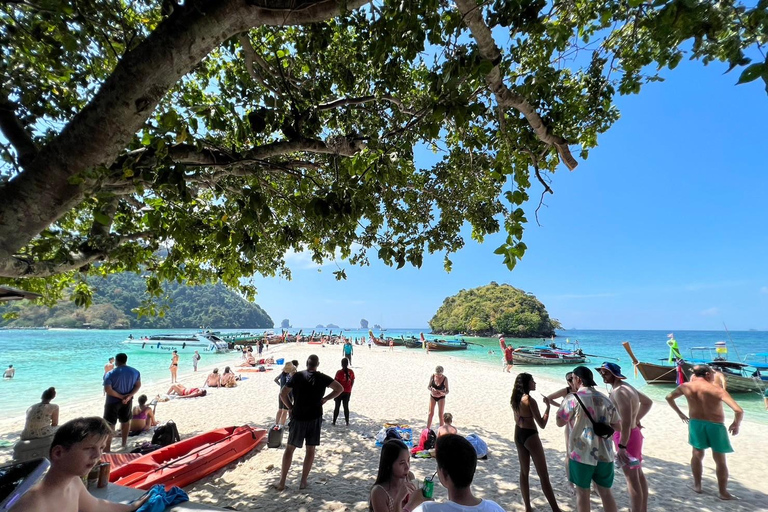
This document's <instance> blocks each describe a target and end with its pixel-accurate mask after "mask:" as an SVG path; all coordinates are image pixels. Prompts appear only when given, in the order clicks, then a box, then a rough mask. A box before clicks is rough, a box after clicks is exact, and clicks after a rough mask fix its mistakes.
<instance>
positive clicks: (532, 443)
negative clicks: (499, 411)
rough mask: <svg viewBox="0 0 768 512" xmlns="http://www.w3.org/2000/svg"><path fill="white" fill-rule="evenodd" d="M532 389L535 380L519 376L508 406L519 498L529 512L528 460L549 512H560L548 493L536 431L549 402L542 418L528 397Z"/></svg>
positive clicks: (542, 424)
mask: <svg viewBox="0 0 768 512" xmlns="http://www.w3.org/2000/svg"><path fill="white" fill-rule="evenodd" d="M535 389H536V381H534V380H533V376H532V375H531V374H530V373H521V374H519V375H518V376H517V378H516V379H515V388H514V390H512V398H511V399H510V400H509V403H510V405H512V412H513V413H514V415H515V446H516V447H517V456H518V458H519V459H520V494H522V495H523V503H524V504H525V510H526V512H531V511H532V510H533V509H532V508H531V490H530V486H529V484H528V476H529V474H530V472H531V459H533V465H534V466H536V473H538V475H539V480H540V481H541V490H542V491H544V496H545V497H546V498H547V501H548V502H549V506H550V507H551V508H552V511H553V512H560V507H558V506H557V499H556V498H555V493H554V492H553V491H552V484H551V483H550V482H549V472H548V470H547V459H546V457H545V456H544V447H543V446H542V445H541V439H539V431H538V430H537V429H536V425H537V424H538V425H539V427H541V428H544V427H546V426H547V421H548V420H549V401H548V400H545V402H546V403H547V408H546V410H545V411H544V415H542V414H541V413H540V412H539V406H538V404H537V403H536V400H535V399H534V398H533V397H532V396H530V392H531V391H534V390H535Z"/></svg>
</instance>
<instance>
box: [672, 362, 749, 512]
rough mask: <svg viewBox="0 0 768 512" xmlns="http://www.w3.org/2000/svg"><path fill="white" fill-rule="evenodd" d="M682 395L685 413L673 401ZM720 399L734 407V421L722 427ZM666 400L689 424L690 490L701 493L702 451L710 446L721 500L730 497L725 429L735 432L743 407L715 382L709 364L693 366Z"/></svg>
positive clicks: (736, 431) (722, 416) (726, 432)
mask: <svg viewBox="0 0 768 512" xmlns="http://www.w3.org/2000/svg"><path fill="white" fill-rule="evenodd" d="M681 396H684V397H685V399H686V400H687V401H688V416H686V415H685V414H683V411H681V410H680V408H679V407H678V406H677V403H675V400H677V399H678V398H680V397H681ZM723 402H725V403H726V404H728V407H730V408H731V409H732V410H733V413H734V414H733V423H731V425H730V426H729V427H728V430H726V428H725V413H724V412H723ZM667 403H668V404H669V406H670V407H672V409H674V410H675V412H676V413H677V415H678V416H680V419H681V420H683V423H687V424H688V443H689V444H690V445H691V447H692V448H693V456H692V457H691V472H692V473H693V492H696V493H699V494H701V474H702V461H703V460H704V452H705V450H706V449H707V448H712V458H713V459H715V474H716V475H717V486H718V488H719V491H720V499H721V500H731V499H733V496H732V495H731V493H729V492H728V464H727V463H726V460H725V454H726V453H731V452H732V451H733V448H732V447H731V441H730V440H729V439H728V432H730V433H731V434H732V435H734V436H735V435H738V433H739V427H740V426H741V420H742V418H744V410H743V409H742V408H741V407H740V406H739V404H737V403H736V400H734V399H733V398H732V397H731V395H730V394H729V393H728V392H727V391H726V390H724V389H722V388H720V387H718V386H717V385H716V384H715V373H714V371H713V370H712V368H710V367H709V366H708V365H705V364H701V365H696V366H694V367H693V375H691V380H690V382H685V383H683V384H681V385H680V386H678V387H677V389H675V390H674V391H673V392H671V393H670V394H668V395H667Z"/></svg>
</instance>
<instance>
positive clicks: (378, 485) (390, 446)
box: [368, 439, 421, 512]
mask: <svg viewBox="0 0 768 512" xmlns="http://www.w3.org/2000/svg"><path fill="white" fill-rule="evenodd" d="M410 469H411V454H410V452H409V451H408V446H406V444H405V443H404V442H402V441H400V440H399V439H389V440H388V441H386V442H385V443H384V446H382V447H381V457H380V458H379V472H378V474H377V475H376V482H375V483H374V484H373V487H371V494H370V497H369V499H368V510H369V511H370V512H401V511H402V510H403V505H405V504H406V503H408V502H411V503H412V502H413V500H412V498H413V497H414V496H415V494H416V493H419V494H421V489H418V488H417V486H416V484H415V483H414V480H415V479H414V476H413V473H411V471H410Z"/></svg>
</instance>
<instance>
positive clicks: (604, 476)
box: [556, 366, 621, 512]
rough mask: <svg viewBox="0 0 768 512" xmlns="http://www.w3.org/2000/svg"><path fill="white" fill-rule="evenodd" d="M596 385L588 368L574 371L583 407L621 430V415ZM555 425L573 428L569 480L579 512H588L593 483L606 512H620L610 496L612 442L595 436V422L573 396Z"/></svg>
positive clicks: (558, 414)
mask: <svg viewBox="0 0 768 512" xmlns="http://www.w3.org/2000/svg"><path fill="white" fill-rule="evenodd" d="M595 385H596V384H595V379H594V378H593V377H592V370H590V369H589V368H587V367H586V366H578V367H576V368H574V370H573V387H574V388H575V389H576V390H577V391H576V394H577V395H578V398H579V399H581V402H583V404H584V407H586V408H587V409H588V410H589V413H590V414H591V415H592V418H593V419H594V420H595V421H597V422H602V423H608V424H609V425H611V427H613V428H614V429H616V430H618V429H619V428H620V426H621V425H620V421H621V418H620V416H619V412H618V411H617V410H616V407H615V406H614V405H613V403H612V402H611V400H610V398H608V397H607V396H605V395H603V394H602V393H600V392H599V391H597V390H596V389H595ZM556 421H557V426H558V427H562V426H564V425H566V424H568V425H569V426H570V427H571V435H570V438H569V439H568V472H569V475H568V478H569V480H570V481H571V482H572V483H573V484H574V485H575V486H576V510H578V512H588V511H589V509H590V504H589V487H590V484H591V482H593V481H594V482H595V484H597V492H598V493H599V494H600V498H601V499H602V501H603V509H604V510H605V512H617V510H618V509H617V507H616V501H615V500H614V499H613V495H612V494H611V486H612V485H613V459H614V457H615V452H614V447H613V438H611V437H608V438H607V439H606V438H602V437H600V436H597V435H595V432H594V430H593V425H592V422H591V421H590V420H589V417H588V416H587V414H586V413H585V412H584V408H583V407H582V406H581V404H580V403H579V401H578V400H577V399H576V397H575V396H574V394H570V395H568V396H566V397H565V399H564V400H563V403H562V404H561V405H560V409H558V411H557V417H556Z"/></svg>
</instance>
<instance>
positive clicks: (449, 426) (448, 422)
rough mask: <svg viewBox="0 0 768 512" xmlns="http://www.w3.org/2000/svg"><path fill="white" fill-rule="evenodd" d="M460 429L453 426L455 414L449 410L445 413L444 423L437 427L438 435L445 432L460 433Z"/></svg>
mask: <svg viewBox="0 0 768 512" xmlns="http://www.w3.org/2000/svg"><path fill="white" fill-rule="evenodd" d="M458 432H459V431H458V430H456V427H454V426H453V414H451V413H449V412H447V413H445V414H443V424H442V425H440V428H439V429H437V437H440V436H444V435H445V434H458Z"/></svg>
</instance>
